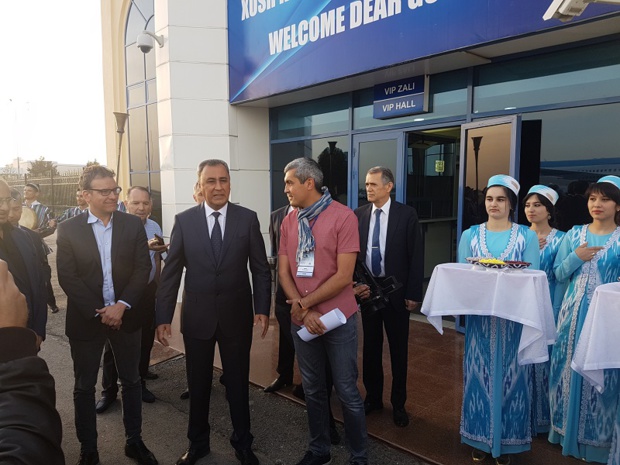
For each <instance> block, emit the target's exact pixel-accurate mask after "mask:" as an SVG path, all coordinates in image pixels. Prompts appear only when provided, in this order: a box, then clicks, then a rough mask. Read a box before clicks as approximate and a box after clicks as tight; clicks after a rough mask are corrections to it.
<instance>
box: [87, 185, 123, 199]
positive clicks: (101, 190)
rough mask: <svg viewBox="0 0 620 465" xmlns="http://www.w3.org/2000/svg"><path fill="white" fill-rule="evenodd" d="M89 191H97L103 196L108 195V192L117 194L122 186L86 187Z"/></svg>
mask: <svg viewBox="0 0 620 465" xmlns="http://www.w3.org/2000/svg"><path fill="white" fill-rule="evenodd" d="M88 190H89V191H96V192H99V194H101V195H102V196H103V197H108V196H109V195H110V194H112V193H113V194H114V195H119V194H120V193H121V192H122V191H123V188H122V187H115V188H114V189H88Z"/></svg>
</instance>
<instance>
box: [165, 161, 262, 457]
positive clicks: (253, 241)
mask: <svg viewBox="0 0 620 465" xmlns="http://www.w3.org/2000/svg"><path fill="white" fill-rule="evenodd" d="M198 176H199V179H200V186H201V189H202V193H203V196H204V198H205V201H204V203H201V204H199V205H197V206H195V207H193V208H190V209H189V210H186V211H184V212H182V213H179V214H178V215H177V216H176V217H175V222H174V227H173V228H172V234H171V237H170V249H169V251H168V257H167V258H166V264H165V266H164V268H163V271H162V275H161V281H160V285H159V289H158V291H157V310H156V324H157V338H158V340H159V341H160V342H161V343H162V344H164V345H168V338H169V337H170V334H171V333H170V331H171V326H170V323H171V322H172V317H173V315H174V310H175V307H176V303H177V294H178V290H179V284H180V281H181V275H182V274H183V268H184V267H185V268H186V274H185V302H184V306H183V310H182V315H181V331H182V333H183V341H184V343H185V355H186V363H187V373H188V385H189V393H190V412H189V427H188V432H187V437H188V439H189V441H190V444H189V448H188V449H187V451H186V452H185V453H184V454H183V455H182V456H181V457H180V458H179V460H177V462H176V463H177V465H193V464H194V463H196V461H197V460H199V459H200V458H201V457H204V456H205V455H207V454H208V453H209V452H210V450H211V449H210V443H209V433H210V427H209V400H210V396H211V380H212V377H213V357H214V354H215V343H216V342H217V344H218V347H219V351H220V357H221V360H222V368H223V369H224V373H225V374H226V375H225V376H226V394H227V397H228V403H229V407H230V417H231V420H232V424H233V430H234V431H233V434H232V437H231V439H230V442H231V444H232V446H233V447H234V449H235V455H236V457H237V458H238V459H239V461H240V462H241V463H242V464H243V465H257V464H258V463H259V462H258V459H257V458H256V456H255V455H254V453H253V452H252V449H251V447H252V440H253V436H252V433H251V432H250V408H249V386H248V385H249V374H250V347H251V345H252V332H253V329H252V328H253V326H255V325H257V324H260V325H261V329H262V337H264V336H265V334H266V333H267V328H268V326H269V309H270V308H269V307H270V303H271V272H270V270H269V264H268V262H267V254H266V253H265V242H264V241H263V237H262V235H261V232H260V225H259V223H258V217H257V216H256V213H255V212H253V211H252V210H248V209H247V208H244V207H240V206H238V205H234V204H232V203H230V202H229V201H228V199H229V196H230V172H229V170H228V165H227V164H226V162H224V161H222V160H205V161H203V162H202V163H200V165H199V166H198ZM248 262H249V265H250V271H251V272H252V286H250V276H249V275H248Z"/></svg>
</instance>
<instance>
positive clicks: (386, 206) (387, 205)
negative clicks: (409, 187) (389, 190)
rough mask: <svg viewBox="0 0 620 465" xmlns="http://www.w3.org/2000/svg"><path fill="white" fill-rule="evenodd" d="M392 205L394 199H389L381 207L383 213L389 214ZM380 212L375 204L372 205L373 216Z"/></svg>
mask: <svg viewBox="0 0 620 465" xmlns="http://www.w3.org/2000/svg"><path fill="white" fill-rule="evenodd" d="M390 205H392V197H388V199H387V202H385V203H384V204H383V206H382V207H381V211H382V212H383V213H389V211H390ZM377 210H379V209H378V208H377V207H375V204H373V205H372V212H371V215H374V214H375V212H376V211H377Z"/></svg>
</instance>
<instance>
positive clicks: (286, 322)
mask: <svg viewBox="0 0 620 465" xmlns="http://www.w3.org/2000/svg"><path fill="white" fill-rule="evenodd" d="M275 314H276V319H277V320H278V325H279V326H280V331H279V334H280V337H279V345H278V368H277V371H278V374H279V375H280V376H282V377H283V378H285V379H286V380H290V381H291V382H292V381H293V366H294V364H295V344H294V343H293V335H292V334H291V306H290V305H289V304H287V303H285V304H280V303H278V302H276V305H275Z"/></svg>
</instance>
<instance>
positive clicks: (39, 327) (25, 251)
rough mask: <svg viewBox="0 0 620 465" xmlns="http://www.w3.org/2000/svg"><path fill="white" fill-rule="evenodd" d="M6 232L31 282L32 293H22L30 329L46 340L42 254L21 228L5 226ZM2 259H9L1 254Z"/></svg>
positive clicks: (45, 302) (45, 299) (44, 277)
mask: <svg viewBox="0 0 620 465" xmlns="http://www.w3.org/2000/svg"><path fill="white" fill-rule="evenodd" d="M4 230H5V234H6V233H9V234H11V239H12V240H13V243H14V244H15V247H17V249H18V250H19V253H20V255H21V256H22V259H23V261H24V265H25V266H26V271H27V273H28V279H29V281H30V292H29V293H28V292H23V291H22V292H23V294H24V295H25V296H26V301H27V303H28V328H30V329H32V330H34V332H35V333H37V334H38V335H39V336H41V337H42V338H43V339H45V325H46V324H47V290H46V288H45V279H46V275H45V270H44V269H43V266H42V264H41V257H40V252H39V251H38V250H37V247H38V245H37V244H36V243H35V242H34V241H33V239H32V238H31V237H30V234H29V233H27V232H26V231H23V230H21V229H20V228H15V227H13V226H10V225H5V228H4ZM33 234H35V233H33ZM0 259H2V260H4V261H7V257H4V256H3V254H2V253H1V252H0ZM9 269H10V264H9Z"/></svg>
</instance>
